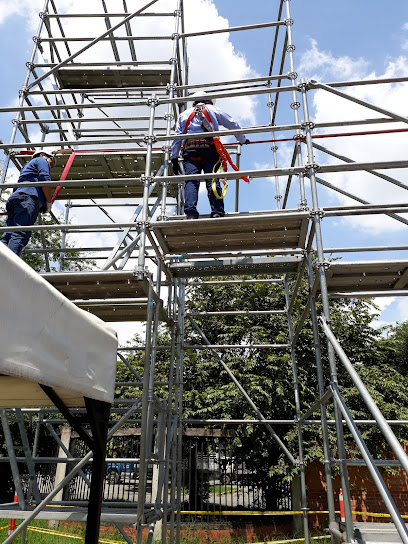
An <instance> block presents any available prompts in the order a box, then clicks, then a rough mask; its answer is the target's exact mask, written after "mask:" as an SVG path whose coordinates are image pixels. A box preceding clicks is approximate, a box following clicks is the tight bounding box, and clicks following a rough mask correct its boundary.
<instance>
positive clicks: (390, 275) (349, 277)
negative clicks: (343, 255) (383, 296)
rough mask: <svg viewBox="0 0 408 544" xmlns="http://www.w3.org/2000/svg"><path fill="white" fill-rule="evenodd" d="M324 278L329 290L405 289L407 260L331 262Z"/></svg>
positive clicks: (407, 268)
mask: <svg viewBox="0 0 408 544" xmlns="http://www.w3.org/2000/svg"><path fill="white" fill-rule="evenodd" d="M326 278H327V286H328V289H329V291H330V292H336V291H337V292H347V291H357V292H358V291H395V290H404V289H405V290H406V289H407V286H408V260H405V259H404V260H402V259H401V260H395V261H349V262H347V261H344V262H337V263H331V264H330V267H329V269H328V271H327V272H326Z"/></svg>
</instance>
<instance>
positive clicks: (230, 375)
mask: <svg viewBox="0 0 408 544" xmlns="http://www.w3.org/2000/svg"><path fill="white" fill-rule="evenodd" d="M189 320H190V321H191V324H192V325H193V327H194V328H195V330H196V331H197V332H198V333H199V334H200V336H201V337H202V339H203V340H204V343H205V344H207V345H211V344H210V341H209V340H208V338H207V337H206V336H205V334H204V333H203V331H202V330H201V329H200V327H199V326H198V325H197V323H196V322H195V321H194V319H193V318H192V317H190V316H189ZM214 355H215V356H216V357H217V359H218V360H219V362H220V363H221V364H222V366H223V367H224V369H225V371H226V372H227V374H228V376H229V377H230V378H231V380H232V381H233V382H234V383H235V385H236V386H237V387H238V389H239V390H240V391H241V393H242V394H243V395H244V397H245V398H246V400H247V402H248V403H249V405H250V406H251V408H253V410H255V412H256V414H257V416H258V417H259V419H262V420H263V421H265V420H266V418H265V417H264V415H263V414H262V412H261V411H260V410H259V408H258V407H257V406H256V404H255V403H254V402H253V401H252V399H251V397H250V396H249V395H248V393H247V392H246V391H245V389H244V388H243V387H242V385H241V384H240V383H239V381H238V380H237V379H236V377H235V376H234V374H233V373H232V372H231V370H230V369H229V368H228V366H227V365H226V364H225V363H224V361H223V360H222V359H221V357H220V355H219V354H218V353H217V352H216V351H215V352H214ZM265 427H266V428H267V429H268V431H269V432H270V433H271V435H272V438H273V439H274V440H275V441H276V442H277V444H278V445H279V446H280V448H281V449H282V450H283V452H284V453H285V454H286V456H287V458H288V459H289V461H290V462H291V463H293V464H294V465H297V464H298V463H297V461H296V459H295V458H294V457H293V455H292V454H291V453H290V451H289V450H288V448H287V447H286V446H285V444H284V443H283V442H282V440H281V439H280V438H279V436H278V435H277V434H276V432H275V431H274V430H273V428H272V427H271V425H270V424H269V423H265Z"/></svg>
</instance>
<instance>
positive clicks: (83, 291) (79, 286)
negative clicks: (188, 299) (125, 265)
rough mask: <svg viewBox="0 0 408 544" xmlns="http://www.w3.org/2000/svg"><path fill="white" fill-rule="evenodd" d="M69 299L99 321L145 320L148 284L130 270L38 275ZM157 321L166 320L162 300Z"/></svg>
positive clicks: (158, 301) (159, 301) (158, 300)
mask: <svg viewBox="0 0 408 544" xmlns="http://www.w3.org/2000/svg"><path fill="white" fill-rule="evenodd" d="M42 277H43V278H44V279H46V280H47V281H48V282H49V283H51V285H53V286H54V287H55V288H56V289H58V291H60V292H61V293H62V294H63V295H65V296H66V297H67V298H68V299H69V300H71V301H72V302H73V303H74V304H76V305H77V306H78V307H79V308H82V309H84V310H86V311H88V312H90V313H92V314H94V315H96V316H97V317H99V318H100V319H102V320H103V321H108V322H115V321H146V316H147V308H148V293H149V284H148V282H147V280H146V279H145V280H142V281H138V280H137V279H136V277H135V275H134V274H133V272H132V271H131V270H124V271H119V270H117V271H112V272H104V271H102V272H99V271H92V272H56V273H54V272H52V273H46V274H42ZM155 298H156V302H157V303H158V304H160V314H159V315H160V320H161V321H168V317H167V314H166V311H165V309H164V308H163V302H162V300H160V299H158V298H157V297H155Z"/></svg>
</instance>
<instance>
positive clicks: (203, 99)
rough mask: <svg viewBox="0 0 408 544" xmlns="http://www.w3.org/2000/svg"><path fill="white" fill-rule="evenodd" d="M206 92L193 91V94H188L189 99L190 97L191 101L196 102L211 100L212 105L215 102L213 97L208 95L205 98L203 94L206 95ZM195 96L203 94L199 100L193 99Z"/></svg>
mask: <svg viewBox="0 0 408 544" xmlns="http://www.w3.org/2000/svg"><path fill="white" fill-rule="evenodd" d="M206 94H207V93H206V92H205V91H198V92H196V93H194V94H191V95H190V96H189V99H192V100H193V102H197V103H199V102H207V101H208V102H211V104H212V105H214V104H215V98H210V97H208V98H205V95H206ZM196 96H200V97H203V96H204V98H202V99H201V100H195V99H194V97H196Z"/></svg>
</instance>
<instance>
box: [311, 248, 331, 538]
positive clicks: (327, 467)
mask: <svg viewBox="0 0 408 544" xmlns="http://www.w3.org/2000/svg"><path fill="white" fill-rule="evenodd" d="M307 260H308V279H309V288H310V289H311V288H312V286H313V268H312V258H311V255H310V254H309V255H308V256H307ZM310 314H311V318H312V330H313V343H314V349H315V359H316V372H317V385H318V394H319V398H320V399H321V398H322V397H323V395H324V393H325V390H324V376H323V366H322V356H321V346H320V339H319V328H318V321H317V311H316V298H315V296H311V300H310ZM326 412H327V410H326V404H324V403H320V420H321V424H322V441H323V456H324V472H325V477H326V495H327V509H328V511H329V524H332V523H335V522H336V512H335V510H336V509H335V505H334V496H333V482H332V469H331V463H330V443H329V428H328V424H327V414H326ZM332 541H334V537H332Z"/></svg>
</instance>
